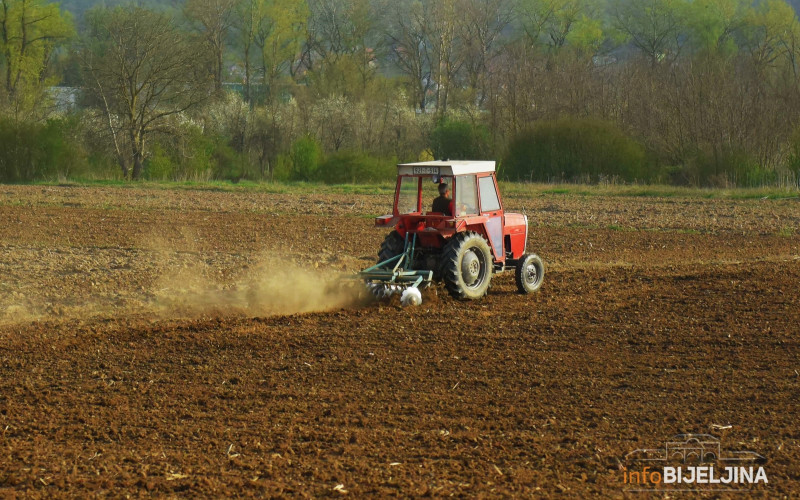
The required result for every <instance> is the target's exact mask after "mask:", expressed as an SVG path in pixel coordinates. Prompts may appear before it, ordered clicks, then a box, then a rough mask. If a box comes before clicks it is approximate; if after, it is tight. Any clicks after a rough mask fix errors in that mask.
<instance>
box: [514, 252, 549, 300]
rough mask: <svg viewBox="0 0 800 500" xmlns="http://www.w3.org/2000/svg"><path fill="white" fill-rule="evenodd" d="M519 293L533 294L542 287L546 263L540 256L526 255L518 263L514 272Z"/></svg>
mask: <svg viewBox="0 0 800 500" xmlns="http://www.w3.org/2000/svg"><path fill="white" fill-rule="evenodd" d="M514 277H515V278H516V281H517V290H519V293H533V292H535V291H536V290H538V289H539V288H541V286H542V280H544V263H542V259H540V258H539V256H538V255H535V254H525V255H523V256H522V258H520V259H519V262H517V269H516V270H515V272H514Z"/></svg>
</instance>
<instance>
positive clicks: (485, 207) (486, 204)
mask: <svg viewBox="0 0 800 500" xmlns="http://www.w3.org/2000/svg"><path fill="white" fill-rule="evenodd" d="M478 185H479V187H480V190H481V211H483V212H493V211H495V210H500V200H499V199H498V197H497V189H496V188H495V185H494V179H493V178H492V177H491V176H489V177H481V178H480V179H479V180H478Z"/></svg>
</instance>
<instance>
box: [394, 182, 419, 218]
mask: <svg viewBox="0 0 800 500" xmlns="http://www.w3.org/2000/svg"><path fill="white" fill-rule="evenodd" d="M415 212H419V178H418V177H400V187H399V188H398V194H397V213H399V214H413V213H415Z"/></svg>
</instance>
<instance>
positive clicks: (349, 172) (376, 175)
mask: <svg viewBox="0 0 800 500" xmlns="http://www.w3.org/2000/svg"><path fill="white" fill-rule="evenodd" d="M396 163H397V162H396V160H394V159H388V160H384V159H379V158H375V157H373V156H370V155H368V154H366V153H361V152H355V151H342V152H339V153H334V154H332V155H330V156H329V157H328V158H327V159H326V160H325V161H324V162H323V163H322V165H320V167H319V180H321V181H323V182H325V183H327V184H369V183H375V182H384V181H391V180H392V179H394V177H395V175H396V170H395V168H396V167H395V166H396Z"/></svg>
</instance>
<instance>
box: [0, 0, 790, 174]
mask: <svg viewBox="0 0 800 500" xmlns="http://www.w3.org/2000/svg"><path fill="white" fill-rule="evenodd" d="M67 4H68V5H70V4H72V5H73V6H74V5H77V4H80V7H81V8H80V10H79V11H78V14H77V16H73V15H72V13H71V12H69V11H66V10H62V8H61V7H59V5H58V4H56V3H50V2H47V1H45V0H0V78H1V79H2V81H0V180H2V181H6V182H16V181H29V180H33V179H40V178H55V177H94V178H125V179H134V180H135V179H143V178H149V179H212V178H217V179H231V180H238V179H253V180H306V181H324V182H331V183H340V182H374V181H382V180H387V179H390V178H391V177H392V176H393V172H394V170H393V165H394V164H395V163H397V162H399V161H414V160H420V159H423V160H424V159H431V158H452V159H456V158H492V159H498V160H499V161H500V170H499V172H500V176H501V177H503V178H506V179H510V180H528V181H545V182H659V183H672V184H684V185H697V186H731V185H737V186H757V185H794V186H796V185H797V184H798V179H800V127H799V125H800V120H798V118H799V117H800V79H799V78H798V70H799V69H800V67H798V65H799V64H800V61H799V58H800V23H799V22H798V18H797V15H796V13H795V10H794V9H793V7H792V6H791V5H790V4H789V3H787V2H785V1H784V0H763V1H757V2H754V1H746V0H395V1H391V0H299V1H298V0H186V1H185V2H180V1H176V2H172V3H169V4H160V3H156V2H153V3H150V4H146V3H145V4H127V3H126V4H121V5H113V2H108V3H104V4H103V5H101V6H94V7H91V8H87V7H89V6H88V5H87V2H82V1H78V0H72V1H71V2H67Z"/></svg>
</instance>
